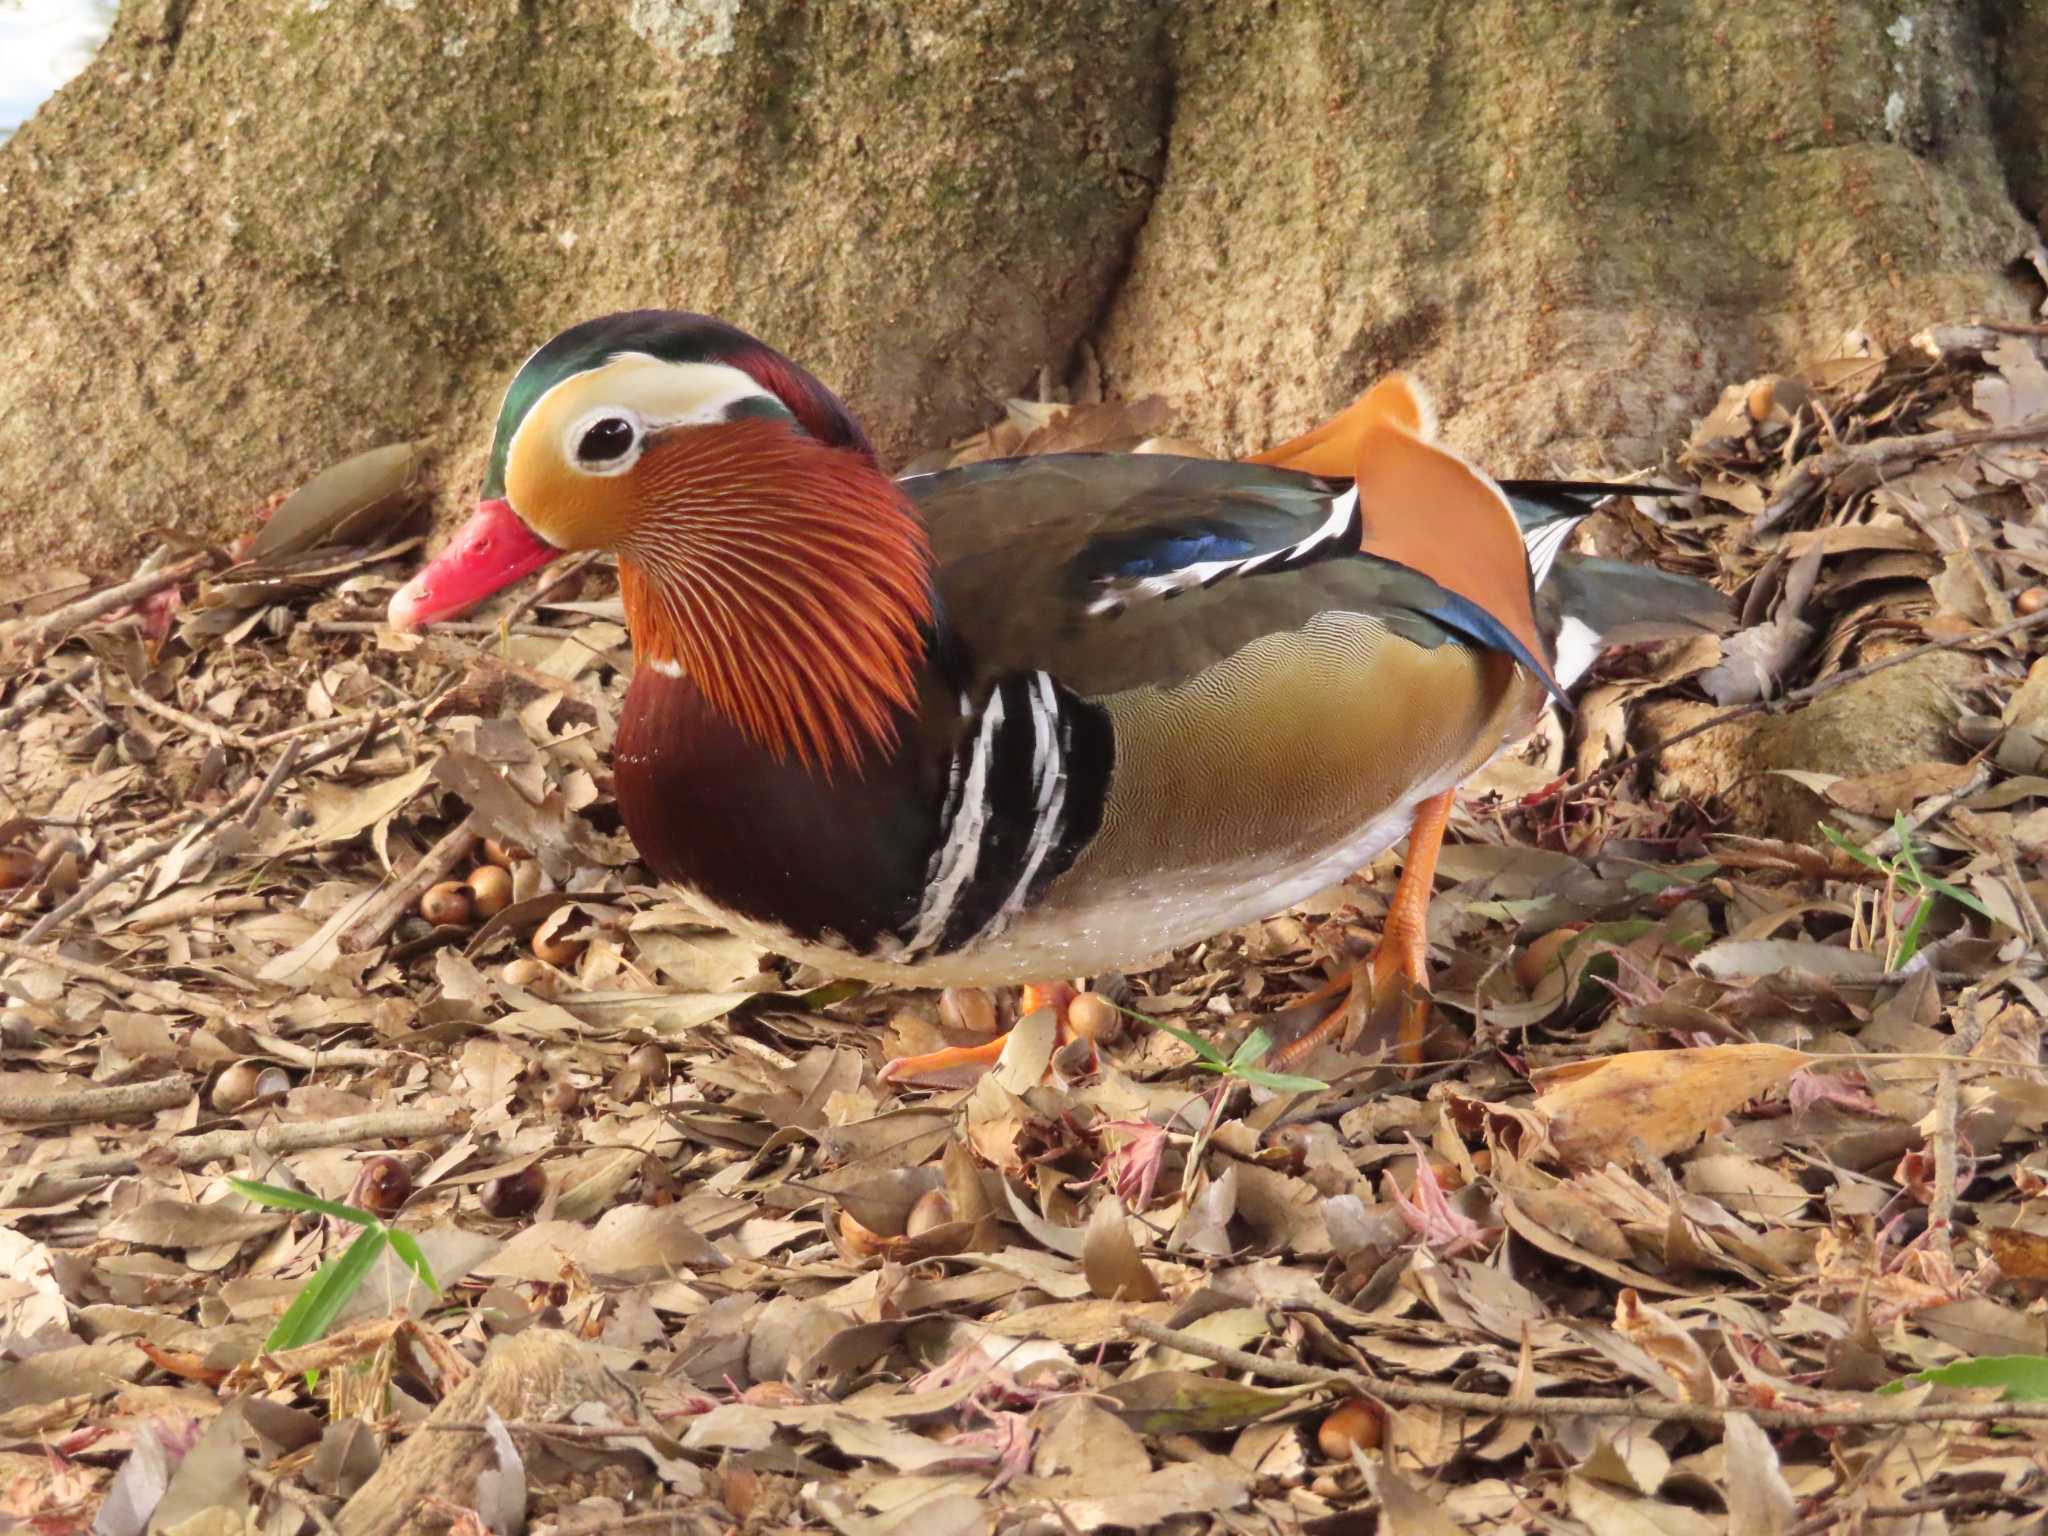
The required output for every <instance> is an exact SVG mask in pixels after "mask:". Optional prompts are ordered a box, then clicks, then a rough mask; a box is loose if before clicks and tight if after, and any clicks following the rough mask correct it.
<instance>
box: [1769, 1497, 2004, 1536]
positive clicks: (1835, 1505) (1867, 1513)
mask: <svg viewBox="0 0 2048 1536" xmlns="http://www.w3.org/2000/svg"><path fill="white" fill-rule="evenodd" d="M2038 1497H2039V1495H2038V1494H2033V1495H2030V1494H2025V1493H2018V1492H2010V1491H2008V1490H2006V1489H2003V1488H1977V1489H1973V1490H1970V1491H1968V1492H1964V1493H1944V1494H1940V1495H1938V1496H1936V1497H1934V1498H1931V1499H1910V1500H1908V1501H1907V1502H1906V1503H1904V1504H1866V1505H1863V1506H1862V1507H1860V1508H1852V1507H1848V1506H1845V1505H1843V1504H1842V1503H1841V1502H1840V1500H1838V1499H1830V1500H1829V1501H1828V1507H1827V1508H1826V1509H1822V1510H1819V1511H1817V1512H1816V1513H1814V1514H1811V1515H1808V1516H1807V1517H1806V1518H1805V1519H1804V1520H1802V1521H1800V1522H1799V1523H1798V1524H1797V1525H1795V1526H1793V1527H1792V1529H1791V1530H1789V1531H1787V1532H1786V1533H1785V1536H1820V1533H1821V1532H1822V1531H1829V1530H1833V1529H1834V1528H1835V1527H1836V1526H1837V1525H1839V1524H1841V1523H1842V1522H1843V1521H1845V1520H1853V1521H1855V1522H1857V1525H1856V1527H1855V1528H1856V1529H1861V1528H1862V1522H1864V1521H1868V1520H1911V1519H1914V1518H1916V1517H1918V1516H1920V1515H1939V1514H1944V1513H1947V1512H1949V1511H1952V1510H1958V1509H1995V1508H1996V1507H1997V1506H1998V1505H2000V1504H2024V1503H2026V1502H2028V1500H2029V1499H2030V1498H2038Z"/></svg>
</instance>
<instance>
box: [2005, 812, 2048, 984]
mask: <svg viewBox="0 0 2048 1536" xmlns="http://www.w3.org/2000/svg"><path fill="white" fill-rule="evenodd" d="M1998 872H1999V873H2000V874H2002V875H2004V876H2005V878H2006V880H2007V881H2008V882H2010V884H2011V887H2012V899H2013V905H2015V906H2017V907H2018V908H2019V909H2020V921H2021V922H2023V923H2025V924H2026V925H2027V942H2028V943H2029V944H2032V945H2033V946H2034V953H2035V954H2037V955H2040V956H2041V957H2042V958H2044V959H2048V922H2044V921H2043V920H2042V917H2041V908H2040V907H2039V905H2037V904H2036V903H2035V901H2034V893H2033V892H2032V891H2030V890H2028V889H2027V882H2026V878H2025V877H2024V876H2023V875H2021V873H2020V860H2019V852H2018V850H2017V849H2015V848H2014V847H2013V842H2012V839H2011V838H2009V837H2002V838H2000V839H1999V840H1998Z"/></svg>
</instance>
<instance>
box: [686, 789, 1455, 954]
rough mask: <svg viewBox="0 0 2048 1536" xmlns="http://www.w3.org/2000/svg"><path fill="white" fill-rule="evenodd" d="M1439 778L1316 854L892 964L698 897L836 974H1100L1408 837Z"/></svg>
mask: <svg viewBox="0 0 2048 1536" xmlns="http://www.w3.org/2000/svg"><path fill="white" fill-rule="evenodd" d="M1442 787H1444V786H1436V785H1431V786H1425V787H1424V792H1418V793H1417V794H1415V795H1414V796H1413V797H1412V798H1410V799H1407V800H1404V801H1403V802H1402V803H1401V804H1400V805H1399V806H1398V807H1396V808H1394V809H1393V810H1390V811H1388V812H1386V813H1384V814H1382V815H1380V816H1378V817H1375V818H1373V819H1372V820H1370V821H1369V822H1367V823H1366V824H1365V825H1364V826H1362V827H1360V828H1359V829H1358V831H1357V833H1356V835H1355V836H1353V837H1351V838H1349V839H1347V840H1346V841H1345V842H1343V843H1342V844H1340V845H1338V846H1336V847H1333V848H1330V849H1328V850H1327V851H1325V852H1324V853H1322V854H1321V855H1320V856H1318V857H1316V858H1315V859H1313V860H1311V861H1308V862H1305V863H1297V864H1294V865H1291V866H1286V867H1280V868H1272V867H1260V866H1251V865H1241V866H1237V867H1217V868H1210V869H1206V870H1180V871H1177V872H1176V873H1175V874H1174V875H1173V876H1172V877H1171V878H1158V879H1153V880H1144V881H1135V882H1132V883H1130V884H1128V885H1126V886H1124V887H1122V888H1121V889H1119V890H1117V891H1116V892H1115V893H1114V894H1113V895H1109V896H1106V897H1104V898H1101V899H1098V900H1096V901H1093V902H1091V903H1090V904H1089V905H1088V906H1087V907H1086V908H1085V909H1084V910H1074V909H1071V908H1062V909H1060V910H1057V911H1053V912H1041V911H1027V912H1025V913H1023V914H1021V915H1019V916H1018V917H1017V918H1015V919H1014V920H1013V921H1012V922H1011V923H1010V925H1009V926H1008V927H1007V928H1005V929H1004V930H1003V931H1002V932H1001V933H998V934H995V935H993V936H991V937H989V938H985V939H982V940H980V941H978V942H976V943H975V944H974V945H973V946H971V947H970V948H967V949H963V950H960V951H957V952H955V953H953V954H944V955H927V956H925V957H923V958H921V959H919V960H918V961H917V962H916V963H915V964H910V965H902V964H896V963H893V962H891V961H889V960H886V959H881V958H877V957H874V956H869V955H857V954H854V953H852V952H850V951H849V950H846V949H842V948H838V947H835V946H832V945H828V944H816V943H807V942H805V941H803V940H800V939H796V938H793V937H792V936H791V935H790V934H788V933H786V932H783V931H781V930H779V929H777V928H775V927H773V926H772V925H769V924H763V923H756V922H753V921H751V920H749V919H747V918H744V917H741V916H739V915H737V914H735V913H730V912H721V911H717V910H715V909H712V908H710V907H708V906H706V904H705V903H704V902H703V900H702V898H696V900H697V902H698V905H700V906H705V907H706V911H707V912H708V913H709V914H710V915H711V916H713V917H715V919H716V920H717V921H718V922H719V923H721V924H723V925H724V926H726V927H728V928H730V929H732V930H733V931H734V932H735V933H739V934H743V935H745V936H746V937H748V938H751V939H754V940H756V941H757V942H759V943H760V945H761V947H762V948H764V949H769V950H773V951H774V952H775V953H777V954H780V955H784V956H787V957H788V958H790V959H792V960H801V961H805V962H807V963H808V964H811V965H815V966H817V967H818V969H820V970H822V971H825V972H827V973H829V974H831V975H834V976H850V977H854V978H856V979H858V980H861V981H872V982H879V983H882V984H885V985H889V986H905V987H991V986H1007V985H1021V984H1022V983H1025V982H1034V981H1052V980H1059V979H1065V978H1070V977H1088V976H1098V975H1101V974H1102V973H1104V972H1106V971H1113V970H1119V969H1122V968H1124V967H1127V966H1131V965H1135V964H1137V963H1138V962H1140V961H1143V960H1149V959H1151V958H1152V957H1153V956H1155V955H1158V954H1160V953H1161V952H1163V951H1165V950H1169V949H1178V948H1180V947H1181V946H1182V945H1185V944H1193V943H1196V942H1197V941H1199V940H1202V939H1206V938H1210V937H1212V936H1214V935H1215V934H1218V933H1222V932H1225V931H1226V930H1228V929H1231V928H1236V927H1240V926H1241V925H1243V924H1245V923H1249V922H1255V921H1257V920H1258V919H1259V918H1262V917H1270V916H1271V915H1272V914H1274V913H1276V912H1281V911H1285V910H1286V909H1287V908H1288V907H1291V906H1293V905H1294V904H1295V903H1296V902H1298V901H1304V900H1306V899H1307V898H1309V897H1310V896H1313V895H1314V894H1315V893H1316V892H1317V891H1320V890H1324V889H1326V888H1327V887H1329V886H1331V885H1333V884H1335V883H1336V882H1337V881H1339V880H1342V879H1343V878H1345V877H1346V876H1347V875H1350V874H1353V873H1355V872H1356V871H1357V870H1359V869H1361V868H1363V867H1364V866H1365V865H1367V864H1369V863H1371V862H1372V861H1373V860H1374V859H1376V858H1377V857H1379V855H1380V854H1382V853H1384V852H1385V851H1386V850H1387V849H1388V848H1391V847H1392V846H1393V845H1394V844H1395V843H1397V842H1399V841H1400V840H1401V839H1402V838H1403V837H1406V836H1407V835H1408V828H1409V825H1410V823H1411V822H1412V821H1413V819H1414V811H1415V807H1416V806H1417V805H1418V804H1420V803H1421V801H1422V800H1424V799H1425V798H1427V795H1428V794H1433V793H1436V792H1438V791H1439V789H1441V788H1442Z"/></svg>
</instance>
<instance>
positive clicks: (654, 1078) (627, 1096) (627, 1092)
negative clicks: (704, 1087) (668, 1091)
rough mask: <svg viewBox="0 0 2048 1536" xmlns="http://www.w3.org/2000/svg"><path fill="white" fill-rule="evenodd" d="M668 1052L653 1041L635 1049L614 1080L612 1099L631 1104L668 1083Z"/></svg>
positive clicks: (641, 1044)
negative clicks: (651, 1090)
mask: <svg viewBox="0 0 2048 1536" xmlns="http://www.w3.org/2000/svg"><path fill="white" fill-rule="evenodd" d="M668 1076H669V1073H668V1052H666V1051H664V1050H663V1049H662V1048H661V1047H660V1046H658V1045H656V1044H655V1043H654V1042H653V1041H652V1040H644V1041H642V1042H641V1043H640V1044H638V1045H636V1046H634V1047H633V1049H632V1052H631V1054H629V1055H628V1056H627V1057H626V1064H625V1066H623V1067H622V1068H620V1069H619V1075H618V1076H617V1077H615V1078H613V1079H612V1097H613V1098H616V1099H621V1100H624V1101H625V1102H627V1103H631V1102H632V1101H633V1100H635V1099H640V1098H645V1097H646V1095H647V1093H648V1091H649V1090H650V1089H654V1088H659V1087H661V1086H662V1085H663V1084H665V1083H666V1082H667V1081H668Z"/></svg>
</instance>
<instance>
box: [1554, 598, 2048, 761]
mask: <svg viewBox="0 0 2048 1536" xmlns="http://www.w3.org/2000/svg"><path fill="white" fill-rule="evenodd" d="M2043 625H2048V608H2043V609H2041V610H2039V611H2038V612H2036V613H2030V614H2027V615H2026V616H2025V617H2023V618H2018V619H2014V620H2013V621H2012V622H2011V623H2010V624H2001V625H1999V626H1998V627H1997V628H1996V629H1987V630H1982V631H1980V632H1978V633H1977V634H1973V635H1958V636H1956V637H1955V638H1954V639H1952V640H1929V641H1928V642H1927V643H1926V644H1925V645H1916V646H1914V647H1912V649H1910V650H1904V651H1901V652H1899V654H1898V655H1896V656H1887V657H1885V658H1884V659H1883V660H1881V661H1872V662H1866V663H1865V664H1864V665H1862V666H1860V667H1851V668H1850V669H1849V670H1848V671H1847V672H1837V673H1835V674H1834V676H1832V677H1824V678H1822V679H1821V680H1820V681H1819V682H1817V683H1808V684H1807V685H1806V686H1805V687H1804V688H1795V689H1793V690H1792V691H1791V692H1790V693H1787V694H1782V695H1780V696H1779V697H1777V698H1775V699H1753V700H1751V701H1750V702H1749V703H1747V704H1738V705H1736V706H1735V707H1734V708H1733V709H1725V710H1723V711H1722V712H1721V713H1720V714H1718V715H1713V716H1711V717H1709V718H1708V719H1705V720H1702V721H1701V722H1700V723H1699V724H1698V725H1692V726H1687V727H1686V728H1685V729H1684V730H1682V731H1680V732H1679V733H1678V734H1677V735H1675V736H1667V737H1665V738H1664V739H1663V740H1662V741H1658V742H1652V743H1651V744H1650V745H1649V746H1647V747H1645V748H1643V750H1642V751H1640V752H1631V753H1630V754H1629V755H1628V756H1627V757H1620V758H1616V759H1615V760H1614V761H1613V762H1611V763H1609V764H1608V765H1607V766H1606V767H1605V768H1602V769H1601V770H1600V771H1599V772H1597V773H1594V774H1592V775H1590V776H1589V777H1587V778H1586V779H1585V780H1584V781H1583V782H1581V783H1580V784H1579V785H1578V786H1577V787H1576V788H1574V789H1573V790H1572V791H1571V793H1572V794H1574V795H1582V794H1584V793H1585V792H1586V791H1587V790H1589V789H1592V788H1593V787H1594V786H1595V785H1597V784H1603V783H1605V782H1606V781H1607V780H1609V779H1612V778H1617V777H1619V776H1620V775H1621V774H1624V773H1626V772H1627V771H1628V770H1629V769H1631V768H1633V767H1635V766H1636V764H1638V763H1646V762H1648V761H1650V759H1652V758H1654V757H1661V756H1663V755H1664V754H1665V753H1666V752H1669V751H1670V750H1671V749H1672V748H1673V747H1675V746H1677V745H1678V744H1679V743H1680V742H1681V741H1690V740H1692V738H1693V737H1695V736H1704V735H1705V734H1706V733H1707V732H1708V731H1712V730H1718V729H1719V728H1720V727H1722V726H1724V725H1731V724H1733V723H1734V722H1735V721H1737V720H1746V719H1748V718H1749V717H1750V716H1751V715H1766V714H1768V715H1777V714H1786V713H1789V712H1790V711H1792V710H1795V709H1799V708H1802V707H1803V706H1805V705H1808V704H1811V703H1812V702H1813V701H1814V700H1815V699H1817V698H1820V697H1821V696H1822V695H1823V694H1829V693H1833V692H1834V691H1835V690H1836V689H1837V688H1842V687H1846V686H1847V685H1848V684H1850V683H1858V682H1861V681H1862V680H1863V679H1864V678H1866V677H1875V676H1876V675H1877V674H1878V673H1880V672H1885V671H1889V670H1890V669H1891V668H1893V667H1903V666H1904V665H1905V664H1906V663H1907V662H1909V661H1918V660H1919V659H1920V658H1921V657H1922V656H1932V655H1934V654H1935V653H1936V652H1938V651H1960V650H1967V649H1969V648H1971V647H1973V646H1979V645H1988V644H1990V643H1991V642H1992V641H1994V640H2003V639H2004V638H2005V637H2006V636H2007V635H2016V634H2019V633H2020V632H2021V631H2023V630H2029V629H2039V628H2041V627H2042V626H2043Z"/></svg>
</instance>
